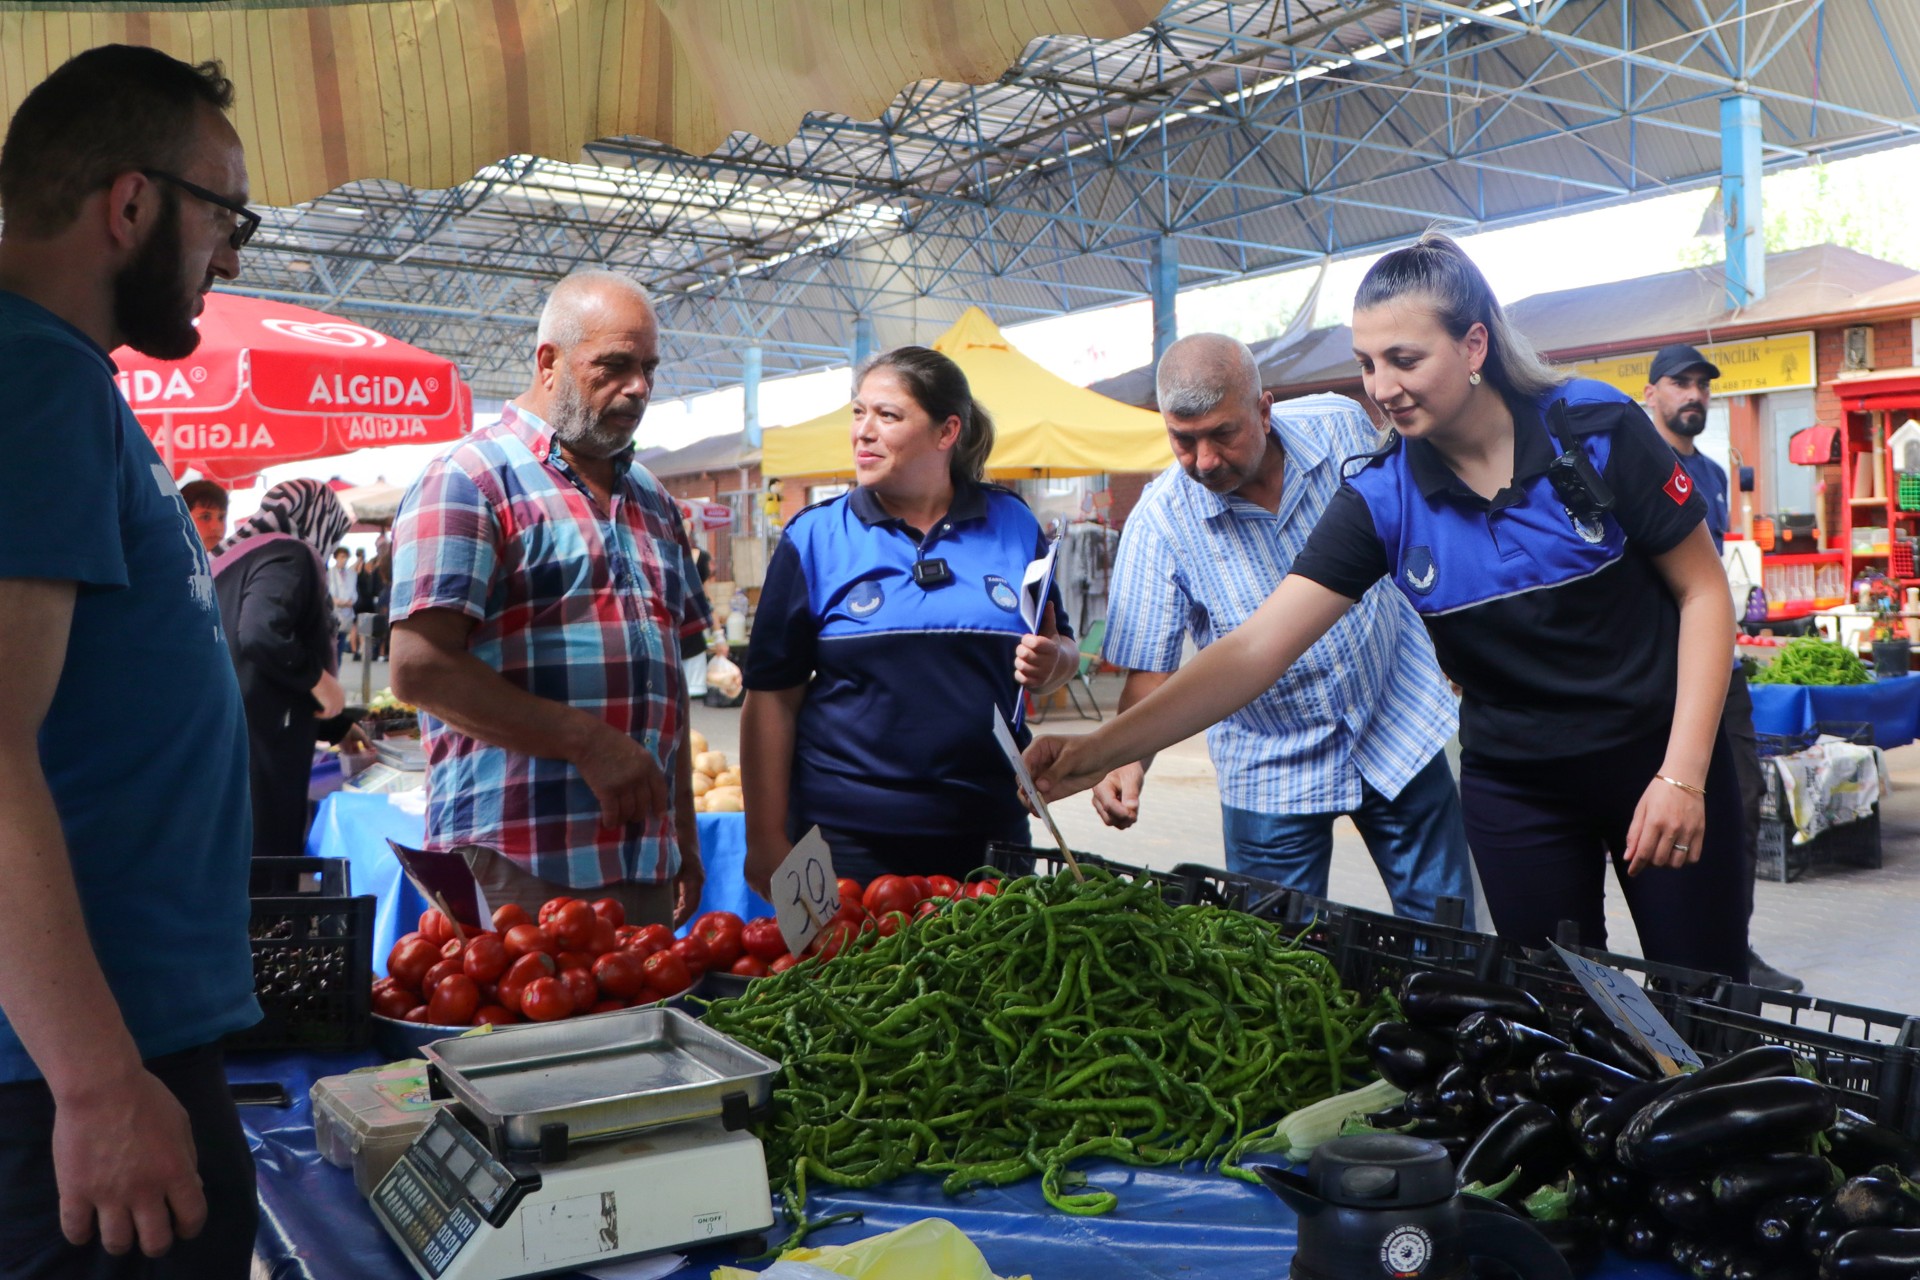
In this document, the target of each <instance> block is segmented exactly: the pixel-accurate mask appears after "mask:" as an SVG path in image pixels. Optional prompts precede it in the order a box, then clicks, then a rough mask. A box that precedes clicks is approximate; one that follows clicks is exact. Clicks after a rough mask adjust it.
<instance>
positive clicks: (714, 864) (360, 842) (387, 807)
mask: <svg viewBox="0 0 1920 1280" xmlns="http://www.w3.org/2000/svg"><path fill="white" fill-rule="evenodd" d="M421 801H422V797H421V793H419V792H401V793H399V794H397V795H368V794H364V793H362V792H358V791H336V792H334V793H333V794H332V795H330V796H328V797H327V798H326V799H325V800H322V801H321V802H320V811H319V813H318V814H317V815H316V816H315V818H314V820H313V829H312V830H311V831H309V832H308V833H307V853H308V854H309V855H310V856H312V857H316V858H345V859H346V860H347V862H348V864H349V866H350V868H351V869H352V872H353V891H354V892H355V893H357V894H359V893H370V894H372V895H373V896H374V897H376V898H377V899H379V904H380V905H379V906H378V908H376V910H375V913H374V921H373V968H374V972H375V973H376V974H377V975H380V976H385V974H386V972H387V953H388V952H389V951H391V950H393V944H394V943H395V942H397V941H399V939H400V935H402V934H404V933H406V932H408V931H409V930H411V929H412V928H413V927H414V926H415V925H416V924H417V923H418V922H419V919H420V913H421V912H422V911H425V910H426V909H427V904H426V901H425V900H424V899H422V898H421V896H420V891H419V890H418V889H415V888H414V887H413V882H412V881H410V880H408V879H407V877H406V876H405V875H404V874H403V873H402V872H401V870H400V862H399V860H398V859H396V858H395V857H394V856H393V851H392V850H391V849H389V848H388V847H387V841H388V840H394V841H397V842H398V843H400V844H403V845H406V846H408V847H409V848H415V849H417V848H419V847H420V842H421V840H422V839H423V838H424V837H425V832H426V821H427V820H426V815H425V813H424V812H423V811H422V810H421V809H420V807H419V806H420V804H421ZM698 821H699V830H700V857H701V859H702V861H703V862H704V863H705V864H706V869H707V882H706V887H705V888H704V889H703V890H702V892H701V895H700V910H701V911H702V912H707V911H731V912H733V913H735V914H736V915H740V916H743V917H745V918H747V919H749V920H751V919H753V918H754V917H755V916H770V915H772V914H773V908H772V907H771V906H770V905H768V903H767V902H766V901H765V900H764V899H762V898H761V897H760V895H758V894H756V893H755V892H753V890H751V889H749V888H747V882H746V879H745V877H744V868H745V866H746V861H747V823H746V819H745V818H744V817H743V816H742V815H740V814H737V813H703V814H700V815H698ZM584 896H586V897H589V898H591V897H594V896H596V895H594V894H591V893H589V894H585V895H584Z"/></svg>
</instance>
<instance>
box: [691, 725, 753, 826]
mask: <svg viewBox="0 0 1920 1280" xmlns="http://www.w3.org/2000/svg"><path fill="white" fill-rule="evenodd" d="M689 738H690V744H689V745H690V747H691V749H692V751H693V811H694V812H695V813H740V812H742V811H743V810H744V809H745V808H746V804H745V802H744V800H743V798H742V796H741V793H740V771H739V770H738V769H736V768H734V767H733V766H731V765H730V764H728V763H727V753H726V752H724V751H709V750H707V735H706V734H704V733H701V732H700V731H699V730H698V729H694V730H691V731H690V732H689Z"/></svg>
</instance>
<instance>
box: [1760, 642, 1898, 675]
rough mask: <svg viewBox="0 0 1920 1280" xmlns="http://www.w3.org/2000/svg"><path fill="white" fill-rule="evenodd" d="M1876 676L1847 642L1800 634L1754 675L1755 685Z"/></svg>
mask: <svg viewBox="0 0 1920 1280" xmlns="http://www.w3.org/2000/svg"><path fill="white" fill-rule="evenodd" d="M1872 679H1873V677H1872V676H1870V675H1868V674H1867V669H1866V667H1864V666H1862V665H1861V663H1860V659H1858V658H1856V657H1854V656H1853V653H1852V652H1851V651H1850V650H1849V649H1847V647H1846V646H1845V645H1838V644H1835V643H1833V642H1832V641H1831V640H1822V639H1821V638H1820V637H1819V636H1800V637H1799V638H1797V639H1794V640H1789V641H1787V643H1786V644H1784V645H1782V646H1781V648H1780V652H1779V653H1778V654H1777V655H1776V656H1775V657H1774V659H1773V662H1772V663H1771V664H1769V665H1767V666H1765V667H1762V668H1761V669H1760V673H1759V674H1758V675H1756V676H1754V677H1753V683H1755V684H1809V685H1835V684H1867V683H1869V682H1870V681H1871V680H1872Z"/></svg>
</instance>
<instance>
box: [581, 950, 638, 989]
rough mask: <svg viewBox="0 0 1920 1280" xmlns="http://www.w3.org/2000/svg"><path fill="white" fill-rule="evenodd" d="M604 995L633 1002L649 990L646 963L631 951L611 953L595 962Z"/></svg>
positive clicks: (596, 973) (595, 974) (596, 975)
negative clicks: (632, 1000) (633, 999)
mask: <svg viewBox="0 0 1920 1280" xmlns="http://www.w3.org/2000/svg"><path fill="white" fill-rule="evenodd" d="M593 980H594V981H595V982H597V983H599V984H600V992H601V994H602V995H607V996H612V997H614V998H615V999H618V1000H631V999H632V998H633V997H635V996H637V995H639V994H640V993H641V992H642V991H645V990H646V989H647V970H646V962H645V961H644V960H642V959H641V958H640V957H639V956H636V955H635V954H633V952H631V951H609V952H607V954H605V955H603V956H601V957H600V958H599V959H598V960H595V961H594V962H593Z"/></svg>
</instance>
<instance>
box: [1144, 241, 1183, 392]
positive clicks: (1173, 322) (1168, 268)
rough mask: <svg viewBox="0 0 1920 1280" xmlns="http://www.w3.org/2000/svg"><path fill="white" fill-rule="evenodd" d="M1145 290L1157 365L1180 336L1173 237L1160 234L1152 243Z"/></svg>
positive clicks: (1176, 250) (1177, 262)
mask: <svg viewBox="0 0 1920 1280" xmlns="http://www.w3.org/2000/svg"><path fill="white" fill-rule="evenodd" d="M1147 291H1148V293H1150V294H1151V295H1152V297H1153V361H1154V363H1155V364H1158V363H1160V357H1161V356H1163V355H1165V354H1166V353H1167V348H1168V347H1170V346H1172V345H1173V340H1174V339H1175V338H1177V337H1179V336H1180V321H1179V317H1178V316H1176V315H1175V314H1174V306H1175V303H1176V300H1177V299H1178V297H1179V294H1180V249H1179V246H1178V245H1177V244H1175V242H1174V239H1173V237H1172V236H1161V237H1160V238H1159V239H1158V240H1155V241H1154V242H1153V258H1152V261H1151V262H1150V263H1149V264H1148V269H1147Z"/></svg>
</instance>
